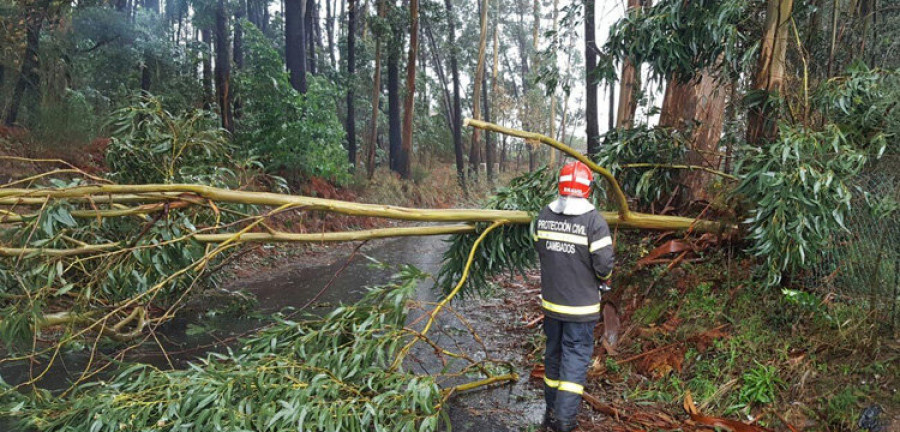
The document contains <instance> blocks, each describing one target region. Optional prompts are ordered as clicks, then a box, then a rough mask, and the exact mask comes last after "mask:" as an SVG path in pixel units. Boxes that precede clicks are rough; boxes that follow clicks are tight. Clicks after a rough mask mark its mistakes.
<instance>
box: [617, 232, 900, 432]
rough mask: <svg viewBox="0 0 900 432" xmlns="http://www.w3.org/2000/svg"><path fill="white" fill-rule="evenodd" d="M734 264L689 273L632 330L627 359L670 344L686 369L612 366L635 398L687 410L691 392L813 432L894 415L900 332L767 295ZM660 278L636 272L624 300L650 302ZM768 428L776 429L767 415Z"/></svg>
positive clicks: (825, 303)
mask: <svg viewBox="0 0 900 432" xmlns="http://www.w3.org/2000/svg"><path fill="white" fill-rule="evenodd" d="M628 241H630V242H631V243H632V244H633V246H631V247H630V248H627V249H630V250H624V251H622V255H623V256H624V257H628V256H629V255H640V254H641V253H642V251H641V250H640V249H642V248H646V245H643V246H642V244H641V240H638V239H631V240H628ZM622 242H623V240H620V244H621V243H622ZM730 255H731V254H729V253H727V251H725V250H715V251H708V252H707V253H706V254H705V256H703V257H702V258H703V261H700V262H694V263H684V264H682V265H680V266H679V268H676V269H675V270H673V271H672V272H670V273H669V274H667V275H665V276H663V277H662V278H661V279H659V280H658V281H657V282H656V284H655V285H654V289H653V290H652V291H651V292H650V294H649V296H648V298H647V299H646V300H645V301H644V303H643V304H642V306H640V307H639V308H637V309H636V310H634V311H633V313H632V314H631V316H630V320H631V322H633V323H634V324H635V325H636V326H637V327H638V328H639V329H641V330H639V331H638V332H636V334H637V336H635V337H629V338H627V339H625V340H624V341H623V342H624V343H623V346H620V348H619V351H620V352H623V354H622V357H629V356H631V355H632V354H638V353H641V352H646V351H648V350H650V349H653V348H657V347H662V346H665V345H670V344H675V345H674V349H675V350H676V352H677V354H676V355H677V356H683V357H682V358H680V359H679V360H681V361H682V363H681V365H680V367H681V369H680V371H679V370H678V368H677V367H673V370H672V371H671V372H664V373H663V374H657V373H653V372H654V370H656V371H659V370H660V369H659V366H660V364H669V365H672V364H674V363H677V361H673V360H671V359H669V360H666V359H665V358H664V357H665V355H663V354H660V355H657V356H656V357H657V358H659V359H661V360H659V361H656V364H654V362H653V361H645V362H643V364H641V363H642V362H641V361H635V362H631V363H628V364H625V365H621V366H619V367H617V368H615V369H609V368H607V374H611V375H617V376H619V378H622V379H624V382H625V384H626V387H625V390H624V392H623V394H624V397H625V398H626V399H627V400H629V401H632V402H635V403H639V404H645V403H664V404H671V405H672V409H673V410H678V409H679V407H680V404H681V401H682V400H683V398H684V394H685V392H686V391H687V390H690V392H691V393H692V395H693V398H694V400H695V401H696V402H697V405H698V406H699V407H700V408H701V410H703V411H704V412H705V413H709V414H714V415H723V416H729V417H732V418H747V416H756V415H759V414H760V413H762V412H764V411H767V412H772V411H774V412H778V413H780V414H782V415H784V416H786V417H787V418H788V420H789V421H791V422H793V423H794V424H795V425H796V426H800V427H801V429H804V430H851V429H853V430H855V427H856V421H857V419H858V418H859V415H860V412H861V411H862V410H863V409H864V408H865V407H867V406H870V405H873V404H879V405H881V406H882V407H884V408H885V409H886V411H887V412H889V413H890V412H896V410H897V409H898V407H900V396H898V393H897V388H898V386H900V381H898V380H897V378H896V377H897V376H900V362H898V361H897V359H898V355H900V352H898V350H897V347H896V346H894V345H891V342H890V341H891V340H892V339H893V338H894V336H893V335H895V334H896V329H891V328H890V327H889V325H886V324H883V323H882V322H879V321H878V320H877V319H875V318H873V317H871V316H870V315H867V308H866V307H865V305H863V304H858V303H853V302H851V301H846V300H845V301H841V300H839V299H834V298H822V297H818V296H814V295H812V294H808V293H806V292H804V291H802V290H799V289H797V290H787V289H785V290H781V289H775V288H766V287H765V283H764V282H763V281H761V280H759V279H760V278H758V277H757V278H754V277H753V264H752V261H750V260H744V259H743V258H739V259H733V260H732V259H729V256H730ZM629 262H633V261H629ZM656 267H659V268H662V267H665V266H664V265H663V266H656ZM659 268H653V267H651V268H649V269H644V270H640V271H638V272H635V275H636V276H635V277H633V278H632V280H630V281H627V284H628V285H629V288H628V291H627V292H626V297H627V296H630V295H632V294H638V295H639V294H640V293H641V292H643V291H644V289H646V287H647V286H648V284H649V283H651V281H652V280H654V279H657V277H658V273H659V272H660V269H659ZM627 271H628V270H622V273H620V274H623V273H625V272H627ZM798 293H802V294H798ZM798 297H799V299H798ZM629 302H630V300H629V299H626V300H625V301H623V304H628V303H629ZM627 321H628V318H626V322H627ZM711 330H712V331H713V332H710V331H711ZM705 332H707V333H708V337H700V336H699V335H702V334H704V333H705ZM681 341H684V343H682V344H678V342H681ZM648 357H654V356H648ZM608 363H609V362H608ZM648 364H651V366H648ZM648 369H650V370H648ZM662 370H666V369H662ZM648 378H649V379H648ZM761 423H762V424H768V425H770V426H772V425H777V424H778V420H777V419H776V418H775V417H773V416H771V415H766V416H764V417H763V419H762V420H761ZM779 427H780V425H779Z"/></svg>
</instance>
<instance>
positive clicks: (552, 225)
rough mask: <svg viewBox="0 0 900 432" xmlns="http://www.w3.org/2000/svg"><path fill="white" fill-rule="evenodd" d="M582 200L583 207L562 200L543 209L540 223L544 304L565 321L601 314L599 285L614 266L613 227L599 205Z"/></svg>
mask: <svg viewBox="0 0 900 432" xmlns="http://www.w3.org/2000/svg"><path fill="white" fill-rule="evenodd" d="M585 202H586V200H585ZM581 204H582V205H581V206H579V207H580V208H581V210H579V211H576V212H572V211H564V209H563V206H560V205H559V202H558V201H556V202H554V203H553V204H551V205H549V206H547V207H545V208H544V209H543V210H541V213H540V214H539V215H538V218H537V220H536V221H535V223H534V240H535V242H536V243H535V247H536V248H537V252H538V256H539V257H540V261H541V306H542V307H543V309H544V314H545V315H546V316H549V317H553V318H556V319H558V320H561V321H572V322H587V321H593V320H597V319H599V318H600V294H599V291H598V285H599V283H600V281H601V280H606V279H608V278H609V277H610V276H611V275H612V270H613V259H614V257H613V247H612V238H611V237H610V233H609V226H608V225H607V224H606V221H605V220H603V218H602V217H601V216H600V213H598V212H597V210H596V209H594V208H593V206H585V205H583V204H584V203H581ZM569 207H570V208H571V207H572V206H569ZM579 212H580V214H571V213H579Z"/></svg>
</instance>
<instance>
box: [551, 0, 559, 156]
mask: <svg viewBox="0 0 900 432" xmlns="http://www.w3.org/2000/svg"><path fill="white" fill-rule="evenodd" d="M558 32H559V0H553V43H552V46H554V47H557V48H559V34H558ZM554 69H557V70H558V69H559V68H558V67H557V66H556V65H554ZM556 105H557V100H556V86H554V87H553V91H552V92H551V93H550V136H551V137H553V138H556ZM549 166H550V169H556V150H554V149H550V162H549Z"/></svg>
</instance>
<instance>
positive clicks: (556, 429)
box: [551, 419, 578, 432]
mask: <svg viewBox="0 0 900 432" xmlns="http://www.w3.org/2000/svg"><path fill="white" fill-rule="evenodd" d="M576 427H578V422H577V421H575V420H572V421H559V420H557V419H554V421H553V429H551V430H552V431H553V432H571V431H572V430H574V429H575V428H576Z"/></svg>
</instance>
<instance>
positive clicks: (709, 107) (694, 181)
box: [659, 71, 727, 204]
mask: <svg viewBox="0 0 900 432" xmlns="http://www.w3.org/2000/svg"><path fill="white" fill-rule="evenodd" d="M726 95H727V89H725V88H723V87H722V86H721V85H719V83H718V82H717V80H716V79H715V77H714V76H713V75H712V74H711V73H709V72H707V71H704V72H702V73H701V74H700V76H699V77H698V78H697V79H696V80H695V81H691V82H689V83H682V82H679V81H678V80H677V79H674V78H673V79H671V80H669V85H668V87H667V88H666V94H665V96H664V98H663V106H662V112H661V113H660V117H659V124H660V126H665V127H674V128H676V129H681V130H687V129H691V130H692V131H693V133H692V135H691V137H690V141H689V143H690V146H691V148H690V150H689V151H688V153H687V156H686V161H685V162H686V163H687V164H688V165H693V166H702V167H708V168H714V169H717V168H718V165H719V158H718V157H717V156H716V153H717V149H718V146H719V139H720V138H721V136H722V126H723V121H724V113H725V101H726ZM680 175H681V177H680V183H681V184H682V185H683V186H684V187H685V189H686V194H685V195H684V196H683V198H682V200H681V201H682V204H689V203H690V202H693V201H697V200H705V199H708V198H709V197H708V196H707V194H706V189H707V185H708V184H709V181H710V179H711V177H710V175H709V174H708V173H706V172H704V171H700V170H683V171H682V172H681V174H680Z"/></svg>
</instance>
